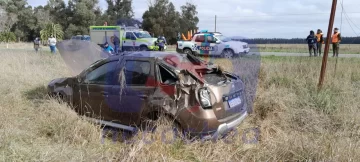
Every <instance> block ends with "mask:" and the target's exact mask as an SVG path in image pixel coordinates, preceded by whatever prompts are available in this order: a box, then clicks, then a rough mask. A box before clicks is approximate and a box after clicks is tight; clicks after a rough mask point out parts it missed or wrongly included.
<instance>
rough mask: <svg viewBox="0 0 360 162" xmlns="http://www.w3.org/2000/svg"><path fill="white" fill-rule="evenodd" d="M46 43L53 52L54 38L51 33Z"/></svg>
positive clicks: (54, 47) (54, 46)
mask: <svg viewBox="0 0 360 162" xmlns="http://www.w3.org/2000/svg"><path fill="white" fill-rule="evenodd" d="M48 44H49V46H50V50H51V53H53V54H55V52H56V51H55V49H56V38H54V36H53V35H51V36H50V38H49V40H48Z"/></svg>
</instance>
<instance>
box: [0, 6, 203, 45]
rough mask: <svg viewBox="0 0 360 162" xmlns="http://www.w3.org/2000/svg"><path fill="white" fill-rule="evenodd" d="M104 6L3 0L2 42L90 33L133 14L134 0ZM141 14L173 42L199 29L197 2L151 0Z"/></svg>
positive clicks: (145, 24)
mask: <svg viewBox="0 0 360 162" xmlns="http://www.w3.org/2000/svg"><path fill="white" fill-rule="evenodd" d="M106 2H107V5H108V7H107V9H105V10H101V8H100V6H99V0H68V2H67V3H65V1H64V0H49V1H48V2H47V4H45V5H40V6H30V5H29V4H28V2H27V0H2V1H0V42H10V41H32V40H34V39H35V38H36V37H41V38H42V39H43V40H46V39H47V38H48V37H49V36H50V35H52V34H54V35H56V36H57V38H58V39H60V40H61V39H69V38H71V37H72V36H73V35H88V34H89V27H90V26H92V25H99V26H100V25H104V22H107V23H108V25H117V21H118V20H119V19H132V18H134V11H133V8H132V0H106ZM148 6H149V8H148V10H146V11H144V14H143V16H142V19H143V22H142V23H143V24H142V27H143V29H144V30H147V31H149V32H151V33H153V34H154V35H155V36H158V35H161V34H164V36H165V37H166V38H167V39H168V41H170V42H174V41H176V37H177V33H178V32H181V33H185V32H186V31H188V30H190V29H191V30H194V29H197V24H198V22H199V18H198V17H197V11H196V6H195V5H194V4H192V3H186V4H184V5H182V6H181V7H180V8H181V11H176V8H175V6H174V4H173V3H172V2H169V0H149V3H148Z"/></svg>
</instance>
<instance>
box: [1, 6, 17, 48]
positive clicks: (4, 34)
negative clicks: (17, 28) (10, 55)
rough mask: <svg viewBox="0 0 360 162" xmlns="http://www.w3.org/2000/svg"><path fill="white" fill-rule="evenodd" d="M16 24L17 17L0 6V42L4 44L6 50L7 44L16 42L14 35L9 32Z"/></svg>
mask: <svg viewBox="0 0 360 162" xmlns="http://www.w3.org/2000/svg"><path fill="white" fill-rule="evenodd" d="M16 22H17V16H16V15H15V14H13V13H9V12H7V11H6V10H5V9H4V7H2V6H0V42H6V48H9V42H14V41H16V35H15V34H14V33H13V32H11V31H10V29H11V27H12V26H13V25H14V24H15V23H16Z"/></svg>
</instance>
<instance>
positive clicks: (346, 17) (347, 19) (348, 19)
mask: <svg viewBox="0 0 360 162" xmlns="http://www.w3.org/2000/svg"><path fill="white" fill-rule="evenodd" d="M340 3H341V6H342V7H344V5H343V2H342V1H340ZM343 12H344V13H345V19H346V21H347V22H348V24H349V26H350V28H351V30H352V31H353V32H354V34H355V35H356V36H357V37H359V35H358V34H357V33H356V31H355V30H354V28H353V26H352V25H351V23H350V21H351V19H350V18H349V17H348V15H347V14H346V11H345V9H343ZM351 22H352V21H351ZM352 23H353V22H352ZM354 41H355V40H354Z"/></svg>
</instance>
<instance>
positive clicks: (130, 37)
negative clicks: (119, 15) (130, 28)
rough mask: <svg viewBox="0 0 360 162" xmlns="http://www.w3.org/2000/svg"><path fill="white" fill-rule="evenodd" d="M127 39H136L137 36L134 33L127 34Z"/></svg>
mask: <svg viewBox="0 0 360 162" xmlns="http://www.w3.org/2000/svg"><path fill="white" fill-rule="evenodd" d="M125 37H126V39H134V38H135V36H134V34H133V33H132V32H126V35H125Z"/></svg>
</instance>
